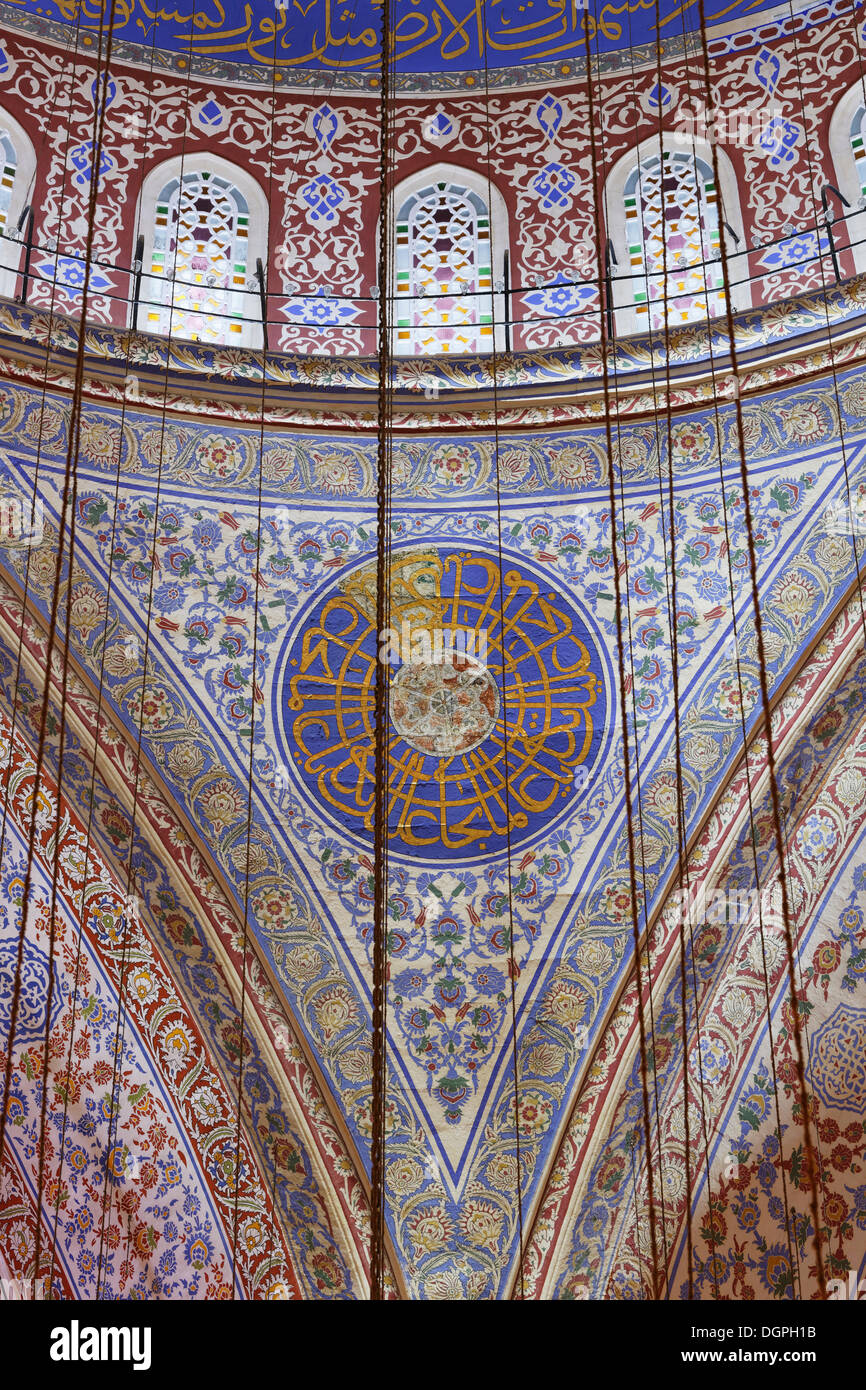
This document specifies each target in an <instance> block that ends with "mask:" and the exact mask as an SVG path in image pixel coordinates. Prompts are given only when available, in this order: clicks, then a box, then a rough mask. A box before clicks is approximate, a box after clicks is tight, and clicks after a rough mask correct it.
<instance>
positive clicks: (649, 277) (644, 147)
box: [605, 135, 750, 333]
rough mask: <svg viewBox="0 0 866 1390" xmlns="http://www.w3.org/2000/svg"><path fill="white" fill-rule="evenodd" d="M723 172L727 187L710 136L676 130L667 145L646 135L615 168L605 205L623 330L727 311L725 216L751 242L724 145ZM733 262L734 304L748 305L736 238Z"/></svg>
mask: <svg viewBox="0 0 866 1390" xmlns="http://www.w3.org/2000/svg"><path fill="white" fill-rule="evenodd" d="M704 146H706V147H705V148H703V147H704ZM719 180H720V183H721V190H719V189H718V188H717V187H716V184H715V179H714V175H713V165H712V153H711V151H710V148H709V146H708V145H706V142H705V141H701V140H700V139H698V138H695V139H694V140H692V139H691V138H689V139H688V140H687V141H686V140H685V139H683V138H682V137H680V138H677V136H676V135H673V136H671V137H669V138H667V139H665V141H664V144H663V146H662V148H661V150H660V149H659V141H658V137H657V136H655V137H650V138H649V139H648V140H644V141H642V143H641V144H640V145H639V146H638V148H637V149H636V150H631V151H629V153H628V154H627V155H626V156H624V158H623V159H621V160H620V161H619V163H618V164H617V165H616V166H615V168H614V169H613V171H612V172H611V175H610V178H609V179H608V183H607V187H606V190H605V207H606V213H607V220H608V227H609V230H610V237H611V242H612V245H613V248H614V255H615V257H616V261H615V264H614V265H613V268H612V269H613V276H614V279H613V302H614V305H615V306H616V308H617V315H616V325H617V330H618V332H620V333H629V332H638V331H642V332H646V331H648V330H650V329H658V328H664V327H665V324H666V323H667V325H668V326H669V327H671V328H673V327H676V326H677V325H682V324H686V323H695V322H699V321H702V320H705V319H707V318H718V317H720V316H721V315H723V314H724V313H725V312H726V302H725V289H724V284H723V274H722V262H721V240H720V239H721V235H722V231H721V227H722V220H723V216H724V219H725V220H727V222H728V223H729V224H730V225H731V227H732V228H733V230H734V232H735V233H736V237H738V238H739V242H738V243H736V244H737V245H739V247H740V248H742V251H743V252H744V251H745V243H744V240H743V228H742V219H741V215H740V208H739V199H738V197H737V188H736V178H735V176H734V172H733V168H732V167H731V166H730V164H729V161H727V160H726V158H725V156H724V155H723V153H722V152H721V151H719ZM720 192H721V197H720ZM720 206H723V207H724V214H723V215H722V214H721V212H720ZM728 265H729V269H730V275H731V281H732V285H731V303H732V307H733V308H734V309H739V308H745V307H748V304H749V302H750V293H749V286H748V283H744V284H737V283H736V281H737V280H738V279H739V278H740V276H743V277H745V273H746V272H745V265H744V260H741V257H740V256H738V255H736V254H734V248H733V246H732V245H729V246H728ZM738 266H742V267H743V268H742V269H739V268H738Z"/></svg>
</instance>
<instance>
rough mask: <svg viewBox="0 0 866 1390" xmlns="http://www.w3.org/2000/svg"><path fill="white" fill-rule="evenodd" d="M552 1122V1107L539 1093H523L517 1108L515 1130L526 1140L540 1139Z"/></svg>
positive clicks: (545, 1097)
mask: <svg viewBox="0 0 866 1390" xmlns="http://www.w3.org/2000/svg"><path fill="white" fill-rule="evenodd" d="M552 1120H553V1105H552V1103H551V1101H549V1100H548V1098H547V1096H545V1095H543V1094H542V1093H541V1092H540V1091H525V1092H524V1093H523V1094H522V1096H521V1097H520V1104H519V1105H518V1107H517V1128H518V1130H519V1132H520V1133H521V1134H522V1135H524V1137H525V1138H527V1139H540V1138H541V1136H542V1135H543V1134H545V1133H546V1132H547V1131H548V1130H549V1129H550V1125H551V1122H552Z"/></svg>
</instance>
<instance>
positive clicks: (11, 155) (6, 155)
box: [0, 130, 17, 235]
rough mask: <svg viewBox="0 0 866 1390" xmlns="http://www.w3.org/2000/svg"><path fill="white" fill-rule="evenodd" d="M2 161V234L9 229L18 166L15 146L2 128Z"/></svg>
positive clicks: (0, 225) (0, 159) (0, 191)
mask: <svg viewBox="0 0 866 1390" xmlns="http://www.w3.org/2000/svg"><path fill="white" fill-rule="evenodd" d="M0 161H2V169H3V172H2V176H0V235H2V234H3V233H4V232H5V231H7V222H8V220H9V204H10V203H11V202H12V188H13V186H14V184H15V169H16V166H17V160H16V158H15V146H14V145H13V144H12V141H11V140H10V138H9V136H8V135H7V134H6V132H5V130H0Z"/></svg>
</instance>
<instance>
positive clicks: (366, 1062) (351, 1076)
mask: <svg viewBox="0 0 866 1390" xmlns="http://www.w3.org/2000/svg"><path fill="white" fill-rule="evenodd" d="M339 1060H340V1070H341V1071H342V1073H343V1075H344V1076H345V1078H346V1080H347V1081H350V1082H351V1083H352V1084H353V1085H355V1086H358V1085H363V1084H364V1083H365V1082H369V1080H370V1077H371V1075H372V1070H371V1062H370V1054H369V1052H365V1051H364V1049H363V1048H361V1047H353V1048H351V1049H350V1050H349V1051H348V1052H343V1053H341V1054H340V1059H339Z"/></svg>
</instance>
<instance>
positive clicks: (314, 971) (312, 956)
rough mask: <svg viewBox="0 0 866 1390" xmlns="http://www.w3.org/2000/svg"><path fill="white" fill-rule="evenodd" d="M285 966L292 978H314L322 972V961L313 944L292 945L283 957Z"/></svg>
mask: <svg viewBox="0 0 866 1390" xmlns="http://www.w3.org/2000/svg"><path fill="white" fill-rule="evenodd" d="M284 964H285V968H286V970H287V971H288V973H289V974H290V975H291V977H292V979H293V980H314V979H315V978H316V976H317V975H320V974H321V973H322V970H323V968H324V962H323V960H322V957H321V956H320V955H319V953H318V951H317V950H316V949H315V947H314V946H309V945H302V946H294V947H293V948H292V950H291V951H287V952H286V955H285V958H284Z"/></svg>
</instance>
